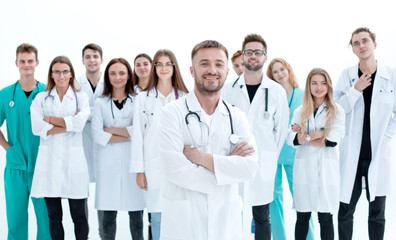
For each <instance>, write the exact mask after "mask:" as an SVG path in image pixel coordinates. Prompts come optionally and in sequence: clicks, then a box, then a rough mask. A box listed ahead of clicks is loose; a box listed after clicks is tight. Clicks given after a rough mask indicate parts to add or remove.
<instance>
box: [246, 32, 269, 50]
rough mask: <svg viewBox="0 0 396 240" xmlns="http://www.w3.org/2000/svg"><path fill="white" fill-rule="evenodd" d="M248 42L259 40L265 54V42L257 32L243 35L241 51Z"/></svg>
mask: <svg viewBox="0 0 396 240" xmlns="http://www.w3.org/2000/svg"><path fill="white" fill-rule="evenodd" d="M250 42H259V43H261V44H263V46H264V51H265V53H266V54H267V43H266V42H265V40H264V38H263V37H262V36H260V35H259V34H256V33H252V34H249V35H247V36H246V37H245V39H244V40H243V43H242V51H243V50H245V46H246V44H248V43H250Z"/></svg>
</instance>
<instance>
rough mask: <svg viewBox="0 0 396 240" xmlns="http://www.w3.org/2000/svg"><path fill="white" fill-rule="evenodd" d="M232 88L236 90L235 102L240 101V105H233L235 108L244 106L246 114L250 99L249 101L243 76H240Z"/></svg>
mask: <svg viewBox="0 0 396 240" xmlns="http://www.w3.org/2000/svg"><path fill="white" fill-rule="evenodd" d="M234 88H236V89H238V92H237V93H236V94H237V96H236V98H237V100H236V101H241V102H243V104H242V103H238V102H236V103H234V105H235V106H241V105H245V104H246V107H247V109H246V113H247V112H249V109H250V99H249V94H248V92H247V88H246V82H245V74H242V75H241V76H240V77H239V80H238V82H237V84H236V85H235V86H234Z"/></svg>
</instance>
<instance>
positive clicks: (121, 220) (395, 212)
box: [0, 140, 396, 240]
mask: <svg viewBox="0 0 396 240" xmlns="http://www.w3.org/2000/svg"><path fill="white" fill-rule="evenodd" d="M393 145H394V146H396V140H394V144H393ZM392 159H395V160H396V156H395V151H393V153H392ZM4 160H5V151H4V150H0V181H1V183H0V240H2V239H6V238H7V224H6V221H7V220H6V213H5V199H4V184H3V182H2V181H3V169H4V166H5V161H4ZM395 169H396V168H395V167H393V168H392V175H393V176H395V175H396V170H395ZM284 189H288V186H287V183H284ZM395 190H396V184H392V194H391V195H390V196H389V197H388V198H387V206H386V231H385V239H395V237H391V236H395V234H396V229H394V227H395V226H396V195H395ZM90 193H91V197H90V198H89V201H88V207H89V227H90V232H89V238H90V239H99V236H98V231H97V229H98V223H97V215H96V210H95V209H94V196H95V185H94V184H91V186H90ZM63 207H64V208H63V209H64V217H63V219H64V220H63V222H64V228H65V232H66V238H65V239H74V236H73V223H72V220H71V218H70V214H69V212H68V205H67V202H66V201H64V202H63ZM284 209H285V210H284V211H285V221H286V228H287V229H286V231H287V235H288V239H293V238H294V235H293V234H294V223H295V218H296V216H295V212H294V210H293V209H292V199H291V195H290V193H289V192H288V191H287V192H285V195H284ZM244 210H245V211H244V222H245V223H246V225H247V226H246V227H245V228H244V234H243V240H253V239H254V237H253V235H252V234H250V232H249V231H250V221H251V210H250V209H248V208H245V209H244ZM367 214H368V205H367V200H366V198H365V194H364V193H363V194H362V197H361V198H360V201H359V203H358V206H357V209H356V213H355V225H354V228H355V230H354V238H353V239H356V240H365V239H368V236H367ZM313 217H314V223H315V236H316V239H320V237H319V224H318V221H317V216H316V214H313ZM144 222H145V227H144V236H145V237H147V214H146V213H145V214H144ZM334 226H335V231H337V228H336V226H337V217H336V216H334ZM35 233H36V221H35V217H34V211H33V208H32V205H31V204H30V206H29V236H30V237H29V239H35ZM336 233H337V232H336ZM336 235H337V234H336ZM116 239H131V236H130V233H129V227H128V214H127V213H126V212H120V213H119V214H118V220H117V237H116ZM336 239H337V237H336Z"/></svg>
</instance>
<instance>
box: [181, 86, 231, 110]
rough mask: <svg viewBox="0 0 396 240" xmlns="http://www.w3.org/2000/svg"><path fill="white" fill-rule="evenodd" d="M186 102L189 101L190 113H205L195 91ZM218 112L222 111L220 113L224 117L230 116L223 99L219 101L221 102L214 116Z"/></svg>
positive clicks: (188, 96)
mask: <svg viewBox="0 0 396 240" xmlns="http://www.w3.org/2000/svg"><path fill="white" fill-rule="evenodd" d="M186 100H187V104H188V108H189V109H190V111H192V112H201V111H204V110H203V109H202V107H201V104H199V101H198V98H197V96H196V95H195V92H194V91H191V92H190V93H189V94H188V95H187V97H186ZM218 111H220V113H222V114H223V115H228V114H229V113H228V110H227V108H226V107H225V105H224V103H223V99H222V98H221V97H220V99H219V102H218V104H217V107H216V109H215V111H214V113H213V114H215V113H216V112H218Z"/></svg>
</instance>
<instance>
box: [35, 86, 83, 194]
mask: <svg viewBox="0 0 396 240" xmlns="http://www.w3.org/2000/svg"><path fill="white" fill-rule="evenodd" d="M74 93H75V94H76V95H75V94H74ZM51 96H52V97H51ZM76 96H77V99H76ZM76 101H78V109H79V112H78V113H77V114H76V111H77V109H76V108H77V104H76V103H77V102H76ZM30 114H31V118H32V131H33V134H34V135H37V136H40V147H39V152H38V156H37V162H36V168H35V171H34V176H33V183H32V191H31V195H32V197H39V198H41V197H61V198H72V199H82V198H87V197H88V183H89V176H88V168H87V162H86V160H85V154H84V149H83V143H82V131H83V128H84V126H85V122H86V121H87V119H88V116H89V114H90V109H89V104H88V97H87V95H86V94H85V93H84V92H81V91H80V92H74V91H73V89H72V88H71V87H69V88H68V90H67V92H66V94H65V96H63V100H62V102H61V101H60V99H59V95H58V93H57V91H56V88H53V89H52V91H51V94H50V96H49V95H48V91H47V92H42V93H39V94H38V95H37V97H36V98H35V99H34V101H33V103H32V106H31V107H30ZM48 116H54V117H62V118H63V119H64V120H65V122H66V132H64V133H58V134H53V135H47V132H48V131H49V130H50V129H52V128H53V127H54V126H53V125H52V124H49V123H47V122H45V121H44V118H46V117H48Z"/></svg>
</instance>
